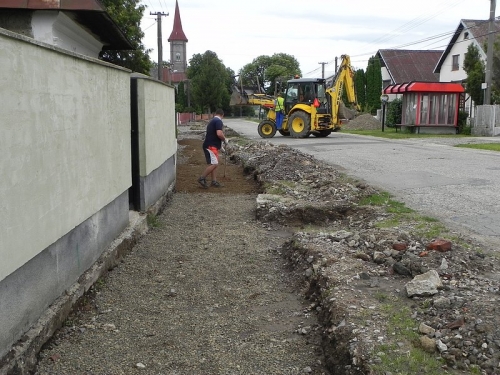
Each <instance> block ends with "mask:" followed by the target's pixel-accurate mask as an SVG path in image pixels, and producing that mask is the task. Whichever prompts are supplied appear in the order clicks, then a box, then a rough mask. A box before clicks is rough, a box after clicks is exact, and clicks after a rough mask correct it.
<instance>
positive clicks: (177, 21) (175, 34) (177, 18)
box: [168, 0, 188, 42]
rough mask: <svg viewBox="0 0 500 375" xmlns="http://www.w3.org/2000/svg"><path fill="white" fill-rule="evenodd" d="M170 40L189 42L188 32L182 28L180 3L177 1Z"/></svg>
mask: <svg viewBox="0 0 500 375" xmlns="http://www.w3.org/2000/svg"><path fill="white" fill-rule="evenodd" d="M168 41H169V42H171V41H183V42H187V41H188V39H187V38H186V34H184V31H183V30H182V22H181V14H180V13H179V4H178V3H177V0H176V1H175V15H174V28H173V30H172V34H170V36H169V37H168Z"/></svg>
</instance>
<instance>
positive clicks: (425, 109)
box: [419, 94, 429, 125]
mask: <svg viewBox="0 0 500 375" xmlns="http://www.w3.org/2000/svg"><path fill="white" fill-rule="evenodd" d="M428 123H429V94H422V95H421V96H420V117H419V124H422V125H425V124H428Z"/></svg>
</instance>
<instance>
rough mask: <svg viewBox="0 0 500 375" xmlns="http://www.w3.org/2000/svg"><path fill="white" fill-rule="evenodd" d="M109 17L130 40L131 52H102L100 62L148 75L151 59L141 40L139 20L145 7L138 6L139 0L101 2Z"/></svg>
mask: <svg viewBox="0 0 500 375" xmlns="http://www.w3.org/2000/svg"><path fill="white" fill-rule="evenodd" d="M101 2H102V3H103V5H104V6H105V7H106V10H107V12H108V13H109V15H110V17H111V18H112V19H113V20H114V21H115V22H116V24H117V25H118V27H120V29H121V30H122V31H123V33H124V34H125V36H126V37H127V38H128V40H130V42H131V44H132V46H133V47H134V50H132V51H102V52H101V53H100V55H99V58H100V59H101V60H104V61H107V62H110V63H112V64H116V65H120V66H123V67H125V68H128V69H130V70H132V71H134V72H139V73H143V74H147V75H150V70H151V59H150V58H149V55H148V53H149V52H150V50H146V49H145V47H144V44H142V38H143V37H144V32H143V31H142V30H141V26H140V25H141V18H142V15H143V13H144V10H145V9H146V7H145V6H144V5H141V4H139V3H140V0H101Z"/></svg>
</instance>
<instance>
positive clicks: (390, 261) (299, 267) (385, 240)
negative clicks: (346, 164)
mask: <svg viewBox="0 0 500 375" xmlns="http://www.w3.org/2000/svg"><path fill="white" fill-rule="evenodd" d="M231 152H232V154H231V158H232V159H233V160H234V161H237V162H239V163H241V164H242V165H243V166H244V168H245V170H246V172H247V173H250V174H253V176H254V178H255V179H257V180H258V181H260V183H261V185H262V186H263V189H264V191H263V194H261V195H259V197H258V202H257V210H256V214H257V217H258V218H259V219H260V220H261V221H262V222H263V223H264V225H266V226H268V227H269V230H273V229H277V228H278V227H279V226H288V227H289V229H290V230H293V231H294V235H293V237H292V238H291V239H290V240H288V241H287V242H286V243H285V245H284V246H283V248H282V249H280V250H279V251H280V252H281V253H282V254H283V256H285V257H286V259H287V261H288V262H289V264H290V266H291V268H292V270H293V272H296V273H297V275H298V277H300V278H301V280H302V281H303V283H304V284H303V285H304V293H305V294H306V297H307V298H308V299H309V300H310V301H311V304H310V310H311V312H313V311H314V312H315V313H317V314H318V317H319V319H320V322H321V325H322V330H323V333H322V335H323V342H324V345H323V347H324V352H325V359H326V363H327V365H328V367H329V369H330V370H331V371H332V373H335V374H367V373H373V374H375V373H379V372H376V370H374V369H377V365H378V364H381V363H383V362H384V359H385V358H391V356H392V357H401V356H403V355H410V354H409V353H410V352H411V350H413V349H414V348H415V347H418V348H420V349H421V350H422V351H424V352H427V353H428V354H429V355H430V356H431V357H437V358H438V360H439V361H438V363H439V366H440V371H441V370H442V371H443V372H448V373H453V372H454V371H459V370H462V371H463V370H466V371H475V373H483V374H488V375H489V374H500V317H499V315H498V314H496V313H495V309H496V307H497V306H498V302H499V301H500V295H499V276H498V270H499V263H498V260H497V259H496V258H495V257H494V256H492V255H490V254H489V252H488V250H487V249H484V248H483V247H481V245H480V244H476V243H474V242H472V240H470V239H467V238H463V236H461V235H460V234H459V233H454V232H452V231H449V232H447V238H445V239H440V238H427V237H425V235H422V234H418V233H422V226H425V225H426V224H425V220H424V221H422V219H421V218H420V219H418V215H416V214H415V215H414V216H412V215H407V216H405V217H402V216H401V215H399V216H398V214H397V213H390V212H388V210H386V208H385V207H384V206H372V205H366V204H361V201H362V200H363V199H364V198H366V197H368V196H371V195H372V194H375V193H377V191H376V190H375V189H373V188H372V187H370V186H367V185H365V184H363V183H359V182H356V181H352V180H351V179H349V178H347V177H345V176H343V175H342V174H341V173H339V172H338V171H337V170H335V169H334V168H333V167H331V166H329V165H328V164H325V163H324V162H321V161H318V160H316V159H314V158H313V157H311V156H308V155H306V154H303V153H301V152H299V151H296V150H294V149H291V148H289V147H287V146H275V145H272V144H269V143H264V142H261V143H250V144H245V145H244V146H238V145H234V146H233V147H232V150H231ZM391 222H394V223H397V224H396V226H394V225H387V223H391ZM430 224H431V225H432V223H430ZM396 316H402V317H403V318H404V319H406V320H405V325H403V326H401V325H396V324H395V323H394V322H393V320H392V319H394V317H396ZM402 330H408V331H409V332H401V331H402ZM382 367H383V366H382ZM421 371H424V372H421V373H427V372H426V371H425V369H424V370H421Z"/></svg>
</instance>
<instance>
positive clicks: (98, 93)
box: [0, 29, 131, 357]
mask: <svg viewBox="0 0 500 375" xmlns="http://www.w3.org/2000/svg"><path fill="white" fill-rule="evenodd" d="M0 66H1V69H0V87H1V88H2V89H1V90H0V103H1V105H0V129H1V132H2V137H0V149H1V150H2V154H3V155H4V157H2V158H0V175H1V176H2V180H1V181H0V202H2V203H1V204H0V238H1V241H0V259H1V260H2V261H1V262H0V357H2V356H3V355H5V354H6V352H7V351H8V349H9V347H10V346H11V345H12V344H13V343H14V342H15V341H16V340H18V339H19V338H20V337H21V335H22V334H23V333H24V332H25V331H26V330H27V329H28V328H29V326H30V325H31V324H32V323H33V322H34V321H35V320H36V319H37V317H39V316H40V314H41V312H42V311H43V310H44V309H46V308H47V307H48V306H49V305H50V303H51V302H52V301H53V300H54V299H55V298H57V297H58V296H59V295H61V294H63V293H64V291H65V290H66V289H67V288H68V287H69V286H71V285H72V283H74V282H75V281H76V280H77V279H78V277H79V276H80V275H81V274H82V273H83V272H84V271H85V270H86V269H88V268H89V267H90V266H91V265H92V264H93V263H94V262H95V260H96V259H97V258H98V257H99V256H100V254H101V253H102V252H103V251H104V249H105V248H106V246H108V245H109V244H110V242H111V241H112V240H113V239H114V238H116V237H117V236H118V235H119V233H121V232H122V231H123V230H124V228H125V227H126V226H127V225H128V222H129V218H128V215H129V212H128V188H129V187H130V185H131V170H130V152H131V141H130V72H129V71H127V70H125V69H121V68H117V67H114V66H112V65H110V64H105V63H102V62H99V61H98V60H94V59H91V58H85V57H83V56H81V55H76V54H72V53H68V52H64V51H63V50H60V49H58V48H56V47H50V46H47V45H44V44H42V43H39V42H35V41H33V40H32V39H29V38H26V37H22V36H20V35H18V34H14V33H10V32H7V31H5V30H3V29H0Z"/></svg>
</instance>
